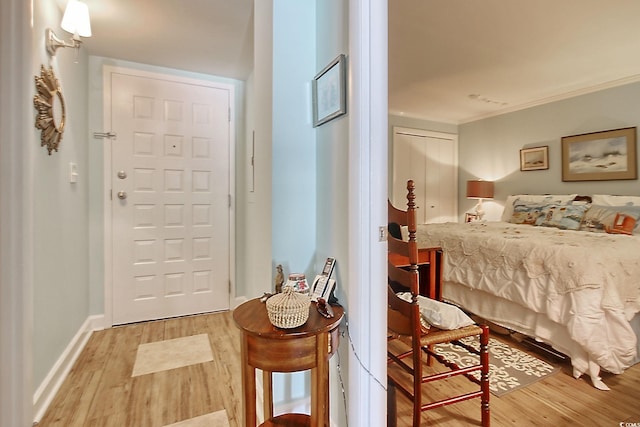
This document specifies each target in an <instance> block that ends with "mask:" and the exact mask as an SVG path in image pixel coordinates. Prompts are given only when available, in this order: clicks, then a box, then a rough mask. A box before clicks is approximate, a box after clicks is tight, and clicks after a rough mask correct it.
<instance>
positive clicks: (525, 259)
mask: <svg viewBox="0 0 640 427" xmlns="http://www.w3.org/2000/svg"><path fill="white" fill-rule="evenodd" d="M417 239H418V245H419V247H430V246H440V247H442V249H443V250H444V253H445V256H444V268H443V280H444V281H445V282H448V281H450V282H456V283H460V284H464V285H465V286H468V287H470V288H472V289H478V290H482V291H484V292H487V293H490V294H492V295H496V296H499V297H501V298H504V299H507V300H509V301H513V302H515V303H517V304H519V305H521V306H523V307H526V308H527V309H529V310H531V311H533V312H535V313H540V314H544V315H546V316H547V317H548V318H549V319H550V320H552V321H553V322H556V323H558V324H561V325H564V326H565V327H566V328H567V330H568V334H569V336H570V337H571V338H572V339H573V340H574V341H575V342H576V343H577V344H578V345H579V346H580V347H581V348H582V349H584V351H585V353H586V356H587V359H588V360H583V359H584V357H581V356H582V355H579V354H569V356H570V357H571V358H572V363H573V364H574V367H576V368H578V369H579V370H580V371H581V372H586V370H587V367H586V365H585V364H586V363H588V361H589V360H590V361H593V362H595V363H597V364H598V365H599V366H600V367H602V368H603V369H605V370H607V371H609V372H612V373H616V374H618V373H622V371H623V370H624V369H626V368H627V367H629V366H631V365H632V364H633V363H634V362H635V361H636V352H637V351H636V340H637V338H636V335H635V334H634V332H633V330H632V328H631V326H630V324H629V320H630V319H631V318H633V316H634V314H635V313H638V312H640V237H637V236H626V235H611V234H604V233H589V232H584V231H567V230H559V229H557V228H550V227H534V226H531V225H518V224H510V223H504V222H486V223H464V224H460V223H446V224H427V225H420V226H418V233H417ZM568 347H571V346H568ZM565 348H567V347H565ZM576 353H577V352H576Z"/></svg>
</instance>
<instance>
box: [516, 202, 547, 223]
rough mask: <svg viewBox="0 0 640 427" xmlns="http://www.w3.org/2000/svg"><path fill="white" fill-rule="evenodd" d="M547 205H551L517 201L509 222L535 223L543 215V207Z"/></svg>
mask: <svg viewBox="0 0 640 427" xmlns="http://www.w3.org/2000/svg"><path fill="white" fill-rule="evenodd" d="M547 206H549V205H547V204H540V203H526V202H518V201H516V202H515V203H514V204H513V213H512V214H511V217H510V218H509V222H510V223H512V224H529V225H535V224H536V221H537V220H538V218H539V217H540V216H541V215H542V211H543V209H545V208H546V207H547Z"/></svg>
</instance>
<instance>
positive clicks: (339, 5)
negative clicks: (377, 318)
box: [315, 0, 384, 426]
mask: <svg viewBox="0 0 640 427" xmlns="http://www.w3.org/2000/svg"><path fill="white" fill-rule="evenodd" d="M348 12H349V1H347V0H320V1H318V2H317V18H316V34H317V42H316V49H315V55H316V68H317V70H316V72H318V71H320V70H322V69H323V68H324V67H325V66H326V65H327V64H329V62H331V61H332V60H333V59H334V58H336V57H337V56H338V55H339V54H341V53H343V54H345V55H346V59H347V60H346V64H347V93H349V81H350V80H351V73H352V71H351V70H350V68H349V64H350V57H349V13H348ZM350 120H352V119H351V118H350V117H349V110H348V109H347V114H346V115H344V116H341V117H339V118H337V119H334V120H332V121H330V122H327V123H325V124H323V125H322V126H320V127H318V128H316V129H317V131H316V132H317V133H316V156H317V157H316V169H317V178H316V186H317V197H318V202H317V208H316V212H317V225H316V234H317V245H316V257H315V270H316V271H320V270H321V269H322V265H323V263H324V261H325V260H326V259H327V257H329V256H332V257H335V258H336V267H335V271H334V272H333V274H334V278H335V279H336V287H337V290H336V295H337V297H338V300H339V302H340V304H342V306H343V307H347V306H348V304H347V300H346V296H347V294H348V292H347V290H348V288H349V283H348V282H347V281H346V278H347V276H348V271H349V240H348V238H347V236H348V231H349V230H348V219H349V218H348V211H349V209H348V202H349V179H350V174H349V122H350ZM347 315H348V314H347ZM346 322H347V320H346V319H345V320H343V322H342V327H343V328H344V327H345V325H346ZM350 345H351V344H350V342H349V337H348V336H347V337H345V338H343V339H341V342H340V346H339V348H338V354H336V355H335V356H334V357H332V358H331V360H330V369H329V373H330V376H329V380H330V400H331V419H332V421H334V422H335V425H338V426H346V425H347V418H346V413H345V410H346V407H347V402H346V400H345V399H346V396H348V393H349V392H348V390H349V384H348V383H347V381H348V378H349V375H348V374H349V366H348V361H349V349H350ZM352 404H355V403H352ZM382 424H384V423H382Z"/></svg>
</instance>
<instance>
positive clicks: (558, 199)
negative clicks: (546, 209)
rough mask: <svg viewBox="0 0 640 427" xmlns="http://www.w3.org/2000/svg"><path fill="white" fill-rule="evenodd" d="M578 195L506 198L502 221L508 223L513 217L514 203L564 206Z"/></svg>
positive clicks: (524, 195)
mask: <svg viewBox="0 0 640 427" xmlns="http://www.w3.org/2000/svg"><path fill="white" fill-rule="evenodd" d="M577 195H578V194H577V193H575V194H517V195H512V196H508V197H507V200H506V201H505V203H504V211H502V219H501V220H502V221H504V222H509V219H510V218H511V216H512V215H513V207H514V205H515V202H516V201H518V202H524V203H537V204H544V205H548V204H551V203H555V204H560V205H563V204H566V203H569V202H570V201H572V200H573V199H575V197H576V196H577Z"/></svg>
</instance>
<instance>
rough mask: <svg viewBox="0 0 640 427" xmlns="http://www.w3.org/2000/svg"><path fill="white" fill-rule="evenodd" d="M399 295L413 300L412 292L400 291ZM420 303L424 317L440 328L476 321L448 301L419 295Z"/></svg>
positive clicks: (450, 327)
mask: <svg viewBox="0 0 640 427" xmlns="http://www.w3.org/2000/svg"><path fill="white" fill-rule="evenodd" d="M397 295H398V297H399V298H400V299H403V300H405V301H411V292H399V293H398V294H397ZM418 305H419V306H420V314H421V315H422V318H423V319H424V320H425V321H426V322H427V323H428V324H430V325H432V326H435V327H436V328H439V329H449V330H450V329H458V328H463V327H465V326H470V325H473V324H474V323H475V322H474V321H473V320H471V318H470V317H469V316H467V315H466V314H465V312H464V311H462V310H461V309H460V308H458V307H456V306H455V305H452V304H447V303H446V302H441V301H436V300H434V299H431V298H427V297H423V296H422V295H418Z"/></svg>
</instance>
